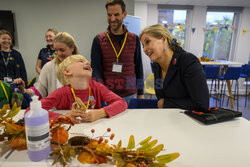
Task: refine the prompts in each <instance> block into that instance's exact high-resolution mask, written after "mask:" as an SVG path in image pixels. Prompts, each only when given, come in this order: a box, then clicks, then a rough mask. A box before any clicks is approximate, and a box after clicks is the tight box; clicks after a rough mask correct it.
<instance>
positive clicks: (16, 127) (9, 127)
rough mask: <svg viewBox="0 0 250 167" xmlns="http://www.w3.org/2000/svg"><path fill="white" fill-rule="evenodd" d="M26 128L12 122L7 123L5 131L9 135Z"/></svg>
mask: <svg viewBox="0 0 250 167" xmlns="http://www.w3.org/2000/svg"><path fill="white" fill-rule="evenodd" d="M22 130H24V127H22V126H19V125H16V124H11V123H8V122H7V123H6V124H5V131H6V133H7V134H9V135H13V134H17V133H18V132H20V131H22Z"/></svg>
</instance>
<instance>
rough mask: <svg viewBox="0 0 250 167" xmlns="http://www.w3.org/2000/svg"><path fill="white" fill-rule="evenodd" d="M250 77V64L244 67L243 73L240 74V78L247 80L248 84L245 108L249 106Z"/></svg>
mask: <svg viewBox="0 0 250 167" xmlns="http://www.w3.org/2000/svg"><path fill="white" fill-rule="evenodd" d="M249 77H250V64H245V65H242V71H241V73H240V78H245V83H246V93H245V107H246V105H247V96H248V78H249Z"/></svg>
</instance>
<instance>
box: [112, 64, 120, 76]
mask: <svg viewBox="0 0 250 167" xmlns="http://www.w3.org/2000/svg"><path fill="white" fill-rule="evenodd" d="M112 72H120V73H121V72H122V63H116V62H114V63H113V67H112Z"/></svg>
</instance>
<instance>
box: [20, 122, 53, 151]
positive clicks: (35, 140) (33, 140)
mask: <svg viewBox="0 0 250 167" xmlns="http://www.w3.org/2000/svg"><path fill="white" fill-rule="evenodd" d="M25 130H26V140H27V147H28V149H29V150H31V151H40V150H43V149H45V148H47V147H48V146H49V145H50V135H49V123H46V124H43V125H40V126H26V127H25Z"/></svg>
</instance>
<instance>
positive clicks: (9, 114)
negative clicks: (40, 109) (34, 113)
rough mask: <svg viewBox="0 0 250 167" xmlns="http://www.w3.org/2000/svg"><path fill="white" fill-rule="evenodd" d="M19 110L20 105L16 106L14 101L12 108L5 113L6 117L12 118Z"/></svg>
mask: <svg viewBox="0 0 250 167" xmlns="http://www.w3.org/2000/svg"><path fill="white" fill-rule="evenodd" d="M20 110H21V107H17V105H16V103H14V105H13V107H12V109H11V110H10V111H9V113H8V114H7V116H6V118H13V117H14V116H16V115H17V114H18V112H19V111H20Z"/></svg>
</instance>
